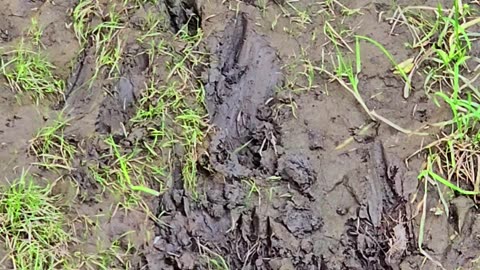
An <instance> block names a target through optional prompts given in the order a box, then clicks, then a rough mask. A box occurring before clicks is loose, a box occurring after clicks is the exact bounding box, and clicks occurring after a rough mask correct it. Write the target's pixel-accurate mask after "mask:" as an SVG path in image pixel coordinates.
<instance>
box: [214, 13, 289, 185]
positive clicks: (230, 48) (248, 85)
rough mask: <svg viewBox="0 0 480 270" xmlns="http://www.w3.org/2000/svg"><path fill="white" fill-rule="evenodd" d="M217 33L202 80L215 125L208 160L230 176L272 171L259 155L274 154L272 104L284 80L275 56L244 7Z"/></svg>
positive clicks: (274, 132)
mask: <svg viewBox="0 0 480 270" xmlns="http://www.w3.org/2000/svg"><path fill="white" fill-rule="evenodd" d="M218 39H219V40H218V41H217V40H212V41H211V42H212V43H214V44H215V43H216V44H218V45H213V46H212V51H213V52H215V55H216V56H217V57H216V59H213V60H212V62H211V64H210V71H209V75H208V83H207V84H206V86H205V88H206V91H207V108H208V113H209V117H210V119H211V123H212V124H214V125H215V129H216V130H215V132H214V134H213V135H212V139H211V142H210V146H209V150H210V151H209V153H210V161H211V163H212V165H213V167H214V168H215V169H216V170H217V171H219V172H222V173H223V174H225V175H226V176H230V177H237V178H240V177H249V176H254V175H256V174H257V175H258V174H259V172H261V171H262V169H263V170H264V171H266V172H268V171H269V170H270V171H271V169H272V168H268V165H267V166H266V167H265V168H262V163H265V161H264V159H263V158H262V155H264V154H265V155H269V154H270V155H272V154H276V149H275V146H276V143H277V142H276V137H275V136H276V131H275V126H274V124H273V123H272V121H271V120H272V109H271V108H270V105H271V101H272V99H273V95H274V93H275V89H276V87H278V86H280V84H281V80H282V77H281V72H280V63H279V59H278V57H277V55H276V53H275V51H274V50H273V48H272V47H271V46H270V45H269V44H268V42H267V41H266V39H265V37H263V36H261V35H259V34H257V33H256V32H255V31H254V30H253V28H252V22H251V21H249V20H248V18H247V15H246V14H245V13H240V14H239V15H238V16H236V17H234V18H232V19H230V20H229V22H228V23H227V26H226V27H225V30H224V31H223V35H222V36H221V37H220V38H218ZM258 78H262V79H261V80H258ZM269 103H270V105H269ZM273 152H275V153H273ZM269 163H271V162H269ZM273 163H275V162H274V161H273ZM269 165H270V164H269ZM255 171H259V172H255Z"/></svg>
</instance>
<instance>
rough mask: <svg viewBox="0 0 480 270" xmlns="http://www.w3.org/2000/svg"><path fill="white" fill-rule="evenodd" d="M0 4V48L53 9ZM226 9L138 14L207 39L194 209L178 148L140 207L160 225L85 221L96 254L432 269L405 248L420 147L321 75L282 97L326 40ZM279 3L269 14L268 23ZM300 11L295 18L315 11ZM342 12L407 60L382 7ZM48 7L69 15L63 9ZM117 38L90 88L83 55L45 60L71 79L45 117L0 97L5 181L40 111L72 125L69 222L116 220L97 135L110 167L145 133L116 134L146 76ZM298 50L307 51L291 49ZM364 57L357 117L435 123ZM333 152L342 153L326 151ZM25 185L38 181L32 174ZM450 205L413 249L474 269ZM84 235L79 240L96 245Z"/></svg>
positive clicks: (153, 261) (428, 106)
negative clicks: (96, 172)
mask: <svg viewBox="0 0 480 270" xmlns="http://www.w3.org/2000/svg"><path fill="white" fill-rule="evenodd" d="M8 2H9V4H8V8H7V9H5V10H7V11H0V16H3V15H5V16H7V15H8V16H10V17H9V18H10V19H8V20H0V40H1V41H2V43H5V44H8V43H9V42H11V41H12V40H15V38H17V37H18V36H20V34H21V33H20V32H21V31H20V29H17V26H19V25H20V23H18V22H17V20H20V19H19V18H22V19H24V20H23V21H22V24H24V25H26V24H27V20H26V19H25V18H28V16H29V14H28V13H29V12H30V11H31V10H32V9H39V10H42V8H43V10H44V11H45V13H47V12H46V11H48V10H50V9H51V10H52V11H54V10H56V9H59V8H60V7H52V6H48V5H47V4H46V5H45V6H42V4H41V3H40V2H36V1H33V2H28V1H27V2H28V3H27V4H24V5H23V6H21V8H20V4H18V3H17V2H18V1H8ZM224 2H225V1H194V0H185V1H180V0H167V1H166V2H165V3H161V4H159V5H158V6H154V5H151V6H148V7H149V8H151V9H155V10H166V12H167V15H168V18H169V21H168V22H169V25H170V27H171V29H170V30H171V31H172V32H174V33H178V32H180V31H181V30H182V29H185V27H186V29H188V31H189V32H190V33H191V34H194V33H195V31H196V30H197V28H198V26H200V27H201V28H202V30H203V31H205V33H206V38H205V41H204V42H203V43H204V44H202V46H204V47H205V48H206V50H207V51H208V59H209V62H208V65H207V68H205V70H201V71H199V73H201V74H196V75H198V76H199V77H201V78H202V79H203V82H202V83H203V84H204V85H205V93H206V100H205V103H206V109H207V112H208V121H209V125H210V126H211V128H210V129H209V133H208V137H207V142H206V144H205V146H204V147H205V151H203V152H202V153H201V154H200V155H201V156H200V158H199V161H198V164H197V166H198V168H199V175H198V178H199V186H198V197H196V198H194V197H192V194H191V193H189V192H188V191H186V190H185V188H184V185H183V179H182V166H183V165H182V164H181V162H180V160H181V157H182V155H183V154H184V153H183V151H182V150H175V151H173V153H172V156H173V159H172V164H170V165H171V166H170V167H172V168H173V169H172V173H171V179H169V182H168V184H167V186H168V189H167V190H166V191H165V193H163V194H162V195H160V196H159V197H158V198H152V199H150V200H149V201H148V205H149V206H150V207H151V209H153V210H152V211H154V212H155V213H154V214H155V216H156V217H157V218H158V220H157V219H151V218H149V217H148V216H146V215H145V214H144V213H137V212H134V213H132V214H128V215H127V214H124V213H123V212H122V213H120V214H116V215H115V216H114V217H113V218H106V217H105V218H103V217H102V218H99V219H98V220H97V221H96V222H97V223H98V224H101V226H100V227H101V231H100V233H99V234H100V235H104V236H103V240H104V242H105V246H108V245H109V244H110V243H111V242H112V241H114V240H115V239H117V238H118V237H119V236H120V235H124V234H125V233H127V232H130V231H132V230H133V231H135V234H133V235H132V236H131V237H132V239H133V242H134V243H135V245H136V248H135V253H134V254H133V255H132V256H134V257H135V260H134V265H133V266H132V269H149V270H164V269H165V270H169V269H171V270H174V269H175V270H177V269H185V270H189V269H223V268H215V264H214V261H215V262H216V263H218V262H220V261H222V260H223V261H224V262H225V264H226V265H228V267H229V269H232V270H233V269H245V270H248V269H252V270H253V269H268V270H293V269H301V270H303V269H305V270H306V269H309V270H313V269H317V270H333V269H352V270H354V269H389V270H390V269H392V270H396V269H402V270H403V269H436V268H435V267H436V266H435V265H434V264H433V263H431V262H425V261H424V257H422V255H421V254H420V253H419V250H418V243H417V240H418V236H419V210H418V203H419V201H420V199H419V197H421V195H418V194H420V193H421V192H423V191H422V189H421V187H420V188H419V187H418V186H417V185H418V180H417V175H418V171H419V168H421V164H422V162H423V157H422V156H415V157H413V158H412V159H410V160H409V163H408V164H406V163H405V159H406V158H407V157H408V156H409V155H410V154H411V153H413V152H414V151H416V150H417V149H418V148H419V147H420V145H421V144H422V142H420V141H419V139H418V138H415V137H411V136H408V135H406V134H402V133H399V132H398V131H396V130H394V129H392V128H391V127H389V126H387V125H384V124H381V123H372V122H371V120H370V119H369V118H368V116H367V115H365V113H364V112H363V111H362V109H361V107H360V106H357V105H356V104H357V103H356V101H355V99H354V98H353V97H351V96H350V95H349V94H348V93H347V92H346V91H345V90H344V89H342V88H341V86H339V85H336V84H334V83H331V82H330V81H329V80H328V79H326V78H323V77H321V76H318V77H315V84H316V85H318V87H317V88H314V89H312V90H311V91H300V92H295V91H293V90H294V89H285V88H288V85H289V84H288V78H287V75H288V74H287V72H286V71H285V70H286V68H285V67H286V66H287V65H288V63H289V56H291V55H292V54H293V55H300V54H302V53H303V50H306V53H307V54H309V55H310V56H311V59H312V61H313V62H315V63H316V64H320V62H319V61H320V55H321V53H320V49H321V48H323V46H326V48H329V47H328V46H329V45H331V44H329V45H325V44H328V42H327V38H326V37H325V36H323V34H322V33H321V32H322V31H319V30H318V29H315V26H307V27H306V28H300V29H297V31H299V32H300V33H310V32H311V33H315V35H318V36H319V38H318V40H316V41H311V40H313V39H312V35H311V34H308V35H303V34H300V35H299V36H295V33H293V34H288V31H285V28H288V27H290V26H289V25H290V23H291V21H290V20H289V18H284V17H279V18H277V19H276V20H279V21H278V24H279V25H280V26H279V27H277V28H275V29H273V27H272V26H271V25H272V23H273V21H274V20H275V15H276V14H273V15H272V14H270V13H268V12H267V13H265V14H263V13H261V12H260V11H259V7H258V5H257V4H256V2H255V1H242V4H241V5H240V4H239V5H238V10H232V7H231V5H229V3H224ZM226 2H228V1H226ZM282 2H283V1H274V2H273V1H270V2H268V5H269V8H271V9H272V10H279V9H278V8H279V7H278V5H279V4H283V3H282ZM307 2H308V3H302V5H304V6H302V7H306V6H308V7H315V5H314V3H310V1H307ZM346 2H347V3H345V4H346V5H349V6H352V7H358V8H362V11H363V12H364V14H362V15H358V17H353V18H348V19H346V20H345V21H335V22H332V24H334V25H337V24H338V25H342V24H351V25H356V24H357V23H358V22H361V24H362V27H361V28H359V29H358V31H359V32H360V33H359V34H368V35H369V36H371V37H372V38H374V39H375V40H381V41H382V43H383V44H385V46H386V47H387V48H388V49H389V51H392V52H394V56H395V57H396V58H398V59H403V58H406V57H407V56H409V55H408V54H409V53H408V51H407V50H406V49H405V48H403V46H400V45H399V44H403V43H402V41H403V39H405V37H404V36H402V34H398V35H389V32H390V25H389V23H388V22H387V21H382V22H380V23H379V22H378V21H377V18H378V12H380V11H388V8H387V6H388V4H387V3H383V2H385V1H381V3H380V2H379V3H373V2H371V1H358V2H357V1H346ZM417 2H422V3H423V2H425V1H417ZM239 3H240V2H239ZM423 4H428V3H423ZM41 6H42V7H41ZM61 7H63V8H64V11H63V12H66V10H67V9H69V8H72V7H73V3H65V5H64V6H61ZM379 7H380V8H379ZM384 9H385V10H384ZM7 13H9V14H7ZM263 16H264V17H263ZM142 19H144V18H142ZM323 22H324V18H323V17H321V16H319V17H316V19H315V21H314V23H315V24H316V25H320V24H321V23H323ZM52 27H53V26H52ZM282 27H284V29H281V28H282ZM53 28H54V27H53ZM53 28H52V29H53ZM52 31H53V32H55V31H56V32H55V33H57V32H60V30H59V29H57V28H55V29H53V30H52ZM124 31H125V32H124V33H123V34H124V36H125V37H126V38H125V39H126V40H125V45H124V47H125V48H126V50H125V51H124V52H123V55H122V61H121V62H120V66H119V74H118V76H116V77H115V78H113V79H112V78H107V76H106V75H105V73H100V74H97V75H98V76H99V77H98V79H96V80H94V81H90V79H91V78H92V76H94V74H95V61H96V59H95V58H96V56H95V48H94V46H93V45H92V44H89V43H88V42H87V44H86V45H85V47H84V48H77V49H79V50H80V53H79V54H74V53H69V54H67V56H68V57H67V56H65V55H63V56H62V55H60V56H59V55H56V56H55V57H54V59H56V63H57V64H61V63H64V62H66V61H67V60H65V59H68V60H69V61H71V62H73V63H74V64H73V65H72V70H71V72H66V71H59V72H60V73H62V74H63V77H64V78H65V81H66V85H67V87H66V93H65V99H64V100H63V101H62V102H60V103H59V104H53V105H52V106H50V107H49V106H44V107H42V109H38V108H36V107H34V106H30V105H23V106H18V105H17V104H16V103H15V98H14V96H13V94H12V93H10V92H8V91H9V90H7V89H6V87H5V89H4V87H3V86H0V121H1V124H2V126H1V127H0V138H1V141H0V143H1V145H0V161H5V162H0V171H5V176H7V177H11V176H13V175H15V172H12V170H10V167H12V166H18V167H20V166H25V165H26V164H29V163H30V162H32V158H31V157H29V156H28V155H25V153H27V151H28V150H27V148H28V140H29V139H30V138H31V137H32V136H33V134H35V131H36V130H38V128H39V127H41V126H42V125H43V124H45V123H47V122H48V121H50V120H51V119H52V116H51V115H52V114H53V113H52V112H55V111H64V112H65V113H66V116H67V117H68V118H69V119H71V124H70V125H69V126H68V127H67V129H66V130H65V133H66V135H67V137H68V138H69V140H70V142H71V143H72V144H74V145H76V146H77V147H78V148H79V149H82V151H81V152H80V153H78V154H77V155H76V156H75V158H74V161H73V164H72V167H74V169H73V170H72V171H70V172H68V173H66V175H64V176H65V179H67V180H68V181H65V183H64V185H65V186H62V185H60V184H59V187H58V189H59V190H58V192H62V193H68V192H71V189H72V185H71V184H69V181H71V182H73V183H75V184H76V185H78V188H79V189H80V195H79V201H81V203H80V206H79V208H78V210H77V212H78V214H79V215H89V214H92V213H96V212H98V211H100V212H103V211H104V212H114V209H112V205H111V203H112V201H113V199H111V198H103V197H102V199H101V200H100V199H99V196H103V195H102V191H101V187H100V185H99V184H98V183H97V182H96V181H95V179H94V178H93V177H92V175H91V174H90V171H89V170H90V169H91V168H92V167H95V168H110V167H113V166H115V164H114V163H115V160H114V159H113V158H112V155H111V151H110V147H109V146H108V145H106V143H105V140H102V139H100V137H99V136H100V135H101V136H112V138H113V140H114V141H115V143H117V144H118V145H120V146H122V148H123V149H125V152H122V154H127V153H129V151H130V150H131V149H133V146H134V145H135V144H138V143H139V142H140V143H141V142H143V140H148V138H144V136H145V133H144V130H143V129H142V128H139V127H135V126H132V125H131V124H130V123H129V121H130V120H131V118H132V117H133V116H134V115H135V112H136V110H137V106H138V102H139V99H140V97H141V96H142V91H144V89H145V84H146V82H147V74H148V73H149V72H151V70H149V66H150V65H151V64H152V63H149V61H150V60H149V58H148V56H147V55H146V54H145V53H144V50H145V48H144V47H141V46H140V45H138V44H137V42H136V40H135V38H136V35H135V31H136V30H135V27H131V28H126V29H125V30H124ZM57 35H58V36H63V37H67V36H68V35H70V37H72V34H71V33H70V34H58V33H57V34H50V36H52V41H51V44H52V45H51V47H49V45H48V43H47V47H49V48H51V50H56V49H57V47H56V46H58V44H57V42H56V41H55V40H53V36H57ZM292 36H293V37H292ZM65 39H67V38H65ZM307 41H308V42H310V43H309V44H311V46H306V47H304V46H302V44H304V43H306V42H307ZM2 43H0V45H1V44H2ZM476 46H477V47H478V44H477V45H476ZM330 49H331V48H330ZM362 50H364V51H362V55H368V56H369V57H368V58H366V59H365V61H364V67H363V70H362V74H363V75H362V77H361V82H360V85H361V88H362V89H365V93H363V94H364V96H365V97H367V96H368V97H371V98H369V99H367V100H366V103H367V105H368V106H369V107H370V108H375V110H376V111H377V112H379V113H380V114H382V115H384V116H386V117H388V118H389V119H392V120H395V122H396V123H398V124H399V125H401V126H405V127H408V128H409V129H412V130H415V129H418V128H420V127H422V126H423V125H424V123H426V122H429V121H430V122H436V121H439V120H443V119H444V117H445V116H446V115H447V114H446V113H445V112H443V111H440V112H438V111H437V110H439V109H438V108H436V107H435V105H434V104H432V103H431V102H429V101H428V99H427V98H425V96H424V93H423V92H422V91H418V92H414V93H412V96H411V97H410V99H409V100H408V101H406V100H404V99H403V98H402V95H401V92H400V91H399V89H400V88H401V87H402V83H401V81H400V80H399V79H398V78H396V77H395V76H393V75H392V74H391V72H390V71H389V69H388V68H379V67H383V66H385V67H390V64H389V62H388V59H384V57H383V56H382V54H381V52H378V51H377V50H376V48H374V47H368V46H367V47H364V48H362ZM332 51H333V50H332ZM64 58H65V59H64ZM148 75H151V74H148ZM155 75H156V74H155ZM159 75H163V76H165V74H159ZM294 104H295V105H294ZM354 104H355V105H354ZM52 108H53V109H52ZM158 124H160V123H158ZM366 125H368V126H369V127H370V129H369V130H368V132H367V133H365V132H362V131H361V129H362V128H363V127H365V126H366ZM16 134H20V135H16ZM346 140H349V141H350V143H349V144H347V145H346V146H345V147H339V146H341V145H343V144H344V143H345V141H346ZM19 153H20V154H19ZM35 172H36V173H38V174H39V175H47V173H46V172H44V171H42V170H35ZM69 190H70V191H69ZM418 190H420V193H418V194H417V192H418ZM424 203H427V205H428V207H427V208H428V209H430V208H434V207H436V206H437V205H438V198H435V195H432V196H431V197H429V199H428V200H427V201H426V202H424ZM109 204H110V205H109ZM450 207H451V211H450V212H451V213H453V214H452V216H451V217H449V218H448V217H446V216H445V215H429V216H428V217H427V220H426V228H427V229H426V232H425V241H424V244H423V248H424V249H425V250H427V251H428V252H429V253H431V254H432V256H433V257H434V258H435V259H437V260H439V261H440V262H441V263H442V265H443V266H444V267H445V269H456V268H458V267H464V268H465V269H474V268H473V267H474V261H475V259H476V258H477V257H478V250H480V244H479V242H478V239H477V235H478V234H479V233H480V232H479V231H480V220H479V218H478V211H477V209H476V207H475V204H474V203H473V202H472V200H471V199H469V198H463V197H458V198H456V199H454V200H453V201H452V202H451V204H450ZM79 228H80V226H79ZM85 233H86V235H87V238H88V237H90V238H95V237H97V236H98V234H95V233H90V234H89V233H88V232H85ZM93 247H94V243H93V242H92V243H91V242H87V243H85V244H83V245H79V246H77V247H75V248H76V249H78V250H90V249H93ZM1 251H2V250H1V249H0V253H1Z"/></svg>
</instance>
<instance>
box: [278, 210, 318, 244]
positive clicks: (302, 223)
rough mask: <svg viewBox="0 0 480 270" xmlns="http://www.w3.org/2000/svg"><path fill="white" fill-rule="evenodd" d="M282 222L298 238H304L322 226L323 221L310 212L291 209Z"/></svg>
mask: <svg viewBox="0 0 480 270" xmlns="http://www.w3.org/2000/svg"><path fill="white" fill-rule="evenodd" d="M282 222H283V224H284V225H285V226H286V227H287V229H288V230H289V231H290V232H291V233H293V235H295V236H297V237H304V236H306V235H308V234H309V233H312V232H313V231H315V230H318V229H320V227H321V226H322V222H321V220H320V219H319V218H318V217H316V216H315V214H314V213H313V212H312V211H310V210H299V209H291V210H289V211H287V213H286V214H285V215H284V216H283V219H282Z"/></svg>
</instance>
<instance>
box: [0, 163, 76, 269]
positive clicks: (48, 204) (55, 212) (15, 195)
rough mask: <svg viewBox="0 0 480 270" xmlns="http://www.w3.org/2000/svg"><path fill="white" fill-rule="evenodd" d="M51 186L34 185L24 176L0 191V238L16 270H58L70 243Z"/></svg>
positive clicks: (28, 177)
mask: <svg viewBox="0 0 480 270" xmlns="http://www.w3.org/2000/svg"><path fill="white" fill-rule="evenodd" d="M51 188H52V187H51V186H50V185H47V186H45V187H41V186H39V185H37V184H36V183H35V182H34V180H33V179H32V177H31V176H29V175H28V174H27V173H26V172H23V173H22V175H21V176H20V178H19V179H16V180H15V181H13V183H11V184H10V186H9V187H3V188H1V191H0V220H1V221H2V222H1V223H0V234H1V236H0V237H1V238H2V241H3V242H4V243H5V244H6V246H7V249H8V251H9V258H10V259H11V261H12V263H13V266H14V268H15V269H33V270H40V269H42V270H43V269H59V268H61V265H62V264H63V263H64V262H65V260H66V256H65V254H67V247H68V244H69V243H70V242H71V241H72V240H73V239H72V238H71V237H70V234H69V233H68V232H66V231H65V230H64V229H65V227H67V222H66V217H65V215H64V214H63V213H62V212H61V211H60V209H59V208H58V207H57V206H56V204H57V202H58V200H59V197H58V196H52V194H51Z"/></svg>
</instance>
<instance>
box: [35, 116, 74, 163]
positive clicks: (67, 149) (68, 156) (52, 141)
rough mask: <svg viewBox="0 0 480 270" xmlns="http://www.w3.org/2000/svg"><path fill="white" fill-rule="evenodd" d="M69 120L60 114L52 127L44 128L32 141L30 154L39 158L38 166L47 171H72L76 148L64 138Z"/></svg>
mask: <svg viewBox="0 0 480 270" xmlns="http://www.w3.org/2000/svg"><path fill="white" fill-rule="evenodd" d="M67 125H68V120H67V119H64V117H63V115H62V114H61V113H60V114H59V115H58V118H57V119H55V120H54V121H53V123H52V124H51V125H48V126H45V127H42V128H41V129H40V130H39V131H38V133H37V135H36V136H35V137H34V138H33V139H32V140H30V153H32V154H33V155H34V156H35V157H37V159H38V161H39V162H37V163H35V164H37V165H39V166H40V167H43V168H46V169H53V170H56V169H65V170H71V169H72V168H71V165H72V164H71V163H72V160H73V157H74V155H75V153H76V151H77V150H76V147H75V146H74V145H73V144H72V143H70V142H68V140H66V139H65V136H64V129H65V127H66V126H67Z"/></svg>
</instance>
